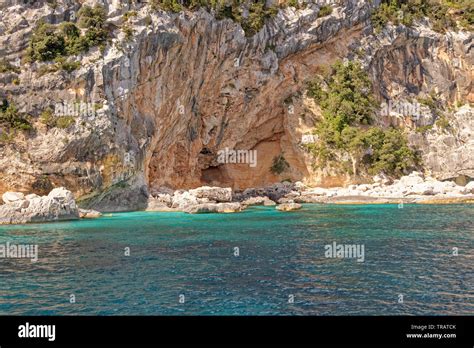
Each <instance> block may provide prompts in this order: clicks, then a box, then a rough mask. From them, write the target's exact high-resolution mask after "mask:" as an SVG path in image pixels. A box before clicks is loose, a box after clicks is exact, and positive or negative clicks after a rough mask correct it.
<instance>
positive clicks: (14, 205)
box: [0, 187, 79, 224]
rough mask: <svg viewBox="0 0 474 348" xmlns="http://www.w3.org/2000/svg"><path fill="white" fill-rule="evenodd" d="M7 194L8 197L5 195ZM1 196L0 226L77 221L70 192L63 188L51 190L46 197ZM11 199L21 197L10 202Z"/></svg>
mask: <svg viewBox="0 0 474 348" xmlns="http://www.w3.org/2000/svg"><path fill="white" fill-rule="evenodd" d="M7 193H8V195H7ZM7 193H5V194H4V195H3V196H6V197H3V196H2V199H3V201H4V202H5V198H6V201H7V202H8V203H5V204H3V205H0V224H25V223H30V222H48V221H60V220H76V219H79V210H78V207H77V205H76V201H75V200H74V196H73V194H72V192H71V191H68V190H66V189H65V188H64V187H59V188H55V189H53V190H52V191H51V192H50V193H49V194H48V195H47V196H42V197H39V196H37V195H27V198H25V197H24V195H23V194H22V193H19V192H7ZM13 197H17V198H19V197H23V198H22V199H16V200H14V201H11V198H13Z"/></svg>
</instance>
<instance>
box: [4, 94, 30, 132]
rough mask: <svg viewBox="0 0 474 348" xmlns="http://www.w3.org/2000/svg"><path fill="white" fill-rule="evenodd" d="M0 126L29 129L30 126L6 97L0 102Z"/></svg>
mask: <svg viewBox="0 0 474 348" xmlns="http://www.w3.org/2000/svg"><path fill="white" fill-rule="evenodd" d="M0 127H2V128H6V129H15V130H30V129H31V128H32V127H31V124H30V122H29V121H28V120H27V118H26V117H25V116H24V115H23V114H21V113H20V112H19V111H18V109H17V108H16V106H15V105H14V104H12V103H9V102H8V100H6V99H4V100H3V101H2V103H1V104H0Z"/></svg>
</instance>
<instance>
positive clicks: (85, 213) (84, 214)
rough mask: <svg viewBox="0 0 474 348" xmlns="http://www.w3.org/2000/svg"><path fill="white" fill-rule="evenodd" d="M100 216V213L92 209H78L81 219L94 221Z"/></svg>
mask: <svg viewBox="0 0 474 348" xmlns="http://www.w3.org/2000/svg"><path fill="white" fill-rule="evenodd" d="M101 216H102V213H101V212H99V211H97V210H93V209H79V217H80V218H81V219H96V218H99V217H101Z"/></svg>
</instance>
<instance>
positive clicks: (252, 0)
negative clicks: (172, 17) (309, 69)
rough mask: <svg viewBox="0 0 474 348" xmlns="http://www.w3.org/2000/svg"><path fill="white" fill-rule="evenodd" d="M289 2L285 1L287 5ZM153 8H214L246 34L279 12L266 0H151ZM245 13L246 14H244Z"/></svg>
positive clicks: (175, 10)
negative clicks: (236, 23)
mask: <svg viewBox="0 0 474 348" xmlns="http://www.w3.org/2000/svg"><path fill="white" fill-rule="evenodd" d="M288 4H289V2H287V3H283V4H282V6H287V5H288ZM150 6H151V8H152V9H153V10H155V11H156V10H164V11H170V12H181V11H183V10H184V9H189V10H197V9H199V8H205V9H206V10H208V11H211V10H213V11H214V13H215V15H216V18H218V19H222V18H230V19H232V20H234V21H235V22H238V23H240V24H241V26H242V29H243V30H244V31H245V35H246V36H251V35H254V34H255V33H257V32H258V31H259V30H260V29H261V28H262V27H263V25H264V24H265V21H266V20H267V19H269V18H272V17H274V16H275V15H276V14H277V13H278V7H277V6H267V4H266V1H264V0H232V1H225V0H151V1H150ZM244 14H245V15H244Z"/></svg>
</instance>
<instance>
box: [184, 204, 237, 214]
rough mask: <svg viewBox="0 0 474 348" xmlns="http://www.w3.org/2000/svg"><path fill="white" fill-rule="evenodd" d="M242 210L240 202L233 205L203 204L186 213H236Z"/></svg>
mask: <svg viewBox="0 0 474 348" xmlns="http://www.w3.org/2000/svg"><path fill="white" fill-rule="evenodd" d="M241 210H242V206H241V205H240V203H238V202H233V203H203V204H197V205H193V206H189V207H187V208H186V209H185V210H184V211H185V212H186V213H189V214H202V213H236V212H239V211H241Z"/></svg>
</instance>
